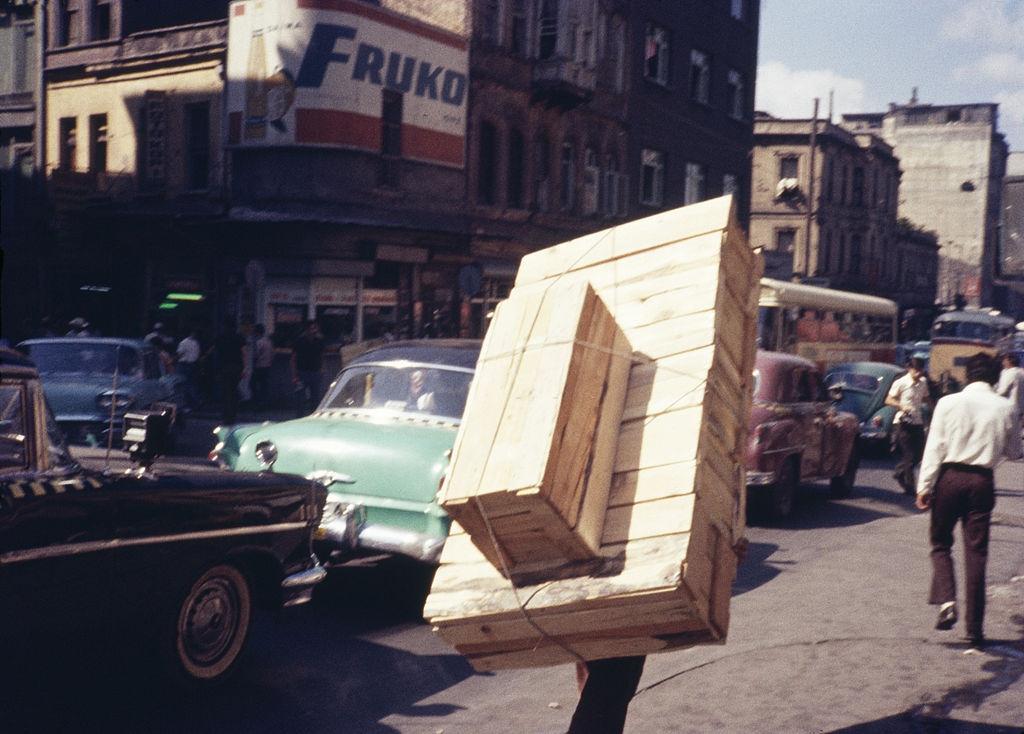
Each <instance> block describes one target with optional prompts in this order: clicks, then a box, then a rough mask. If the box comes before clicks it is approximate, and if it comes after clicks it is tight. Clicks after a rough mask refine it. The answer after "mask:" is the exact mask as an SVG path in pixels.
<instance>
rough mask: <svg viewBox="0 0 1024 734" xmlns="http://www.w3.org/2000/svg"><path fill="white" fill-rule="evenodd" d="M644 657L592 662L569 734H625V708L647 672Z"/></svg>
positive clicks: (588, 668)
mask: <svg viewBox="0 0 1024 734" xmlns="http://www.w3.org/2000/svg"><path fill="white" fill-rule="evenodd" d="M646 659H647V658H645V657H644V656H643V655H638V656H635V657H628V658H608V659H607V660H591V661H590V662H588V663H587V670H588V675H587V682H586V684H585V685H584V686H583V691H582V692H581V693H580V700H579V703H577V704H576V711H575V712H574V713H573V715H572V723H571V724H569V732H568V734H622V729H623V727H624V726H625V725H626V709H628V708H629V702H630V701H631V700H632V699H633V694H635V693H636V687H637V686H638V685H639V684H640V675H641V674H642V673H643V672H644V661H645V660H646Z"/></svg>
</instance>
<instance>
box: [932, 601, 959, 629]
mask: <svg viewBox="0 0 1024 734" xmlns="http://www.w3.org/2000/svg"><path fill="white" fill-rule="evenodd" d="M955 624H956V602H955V601H947V602H946V603H945V604H943V605H942V606H941V607H939V618H938V620H937V621H936V622H935V629H937V630H951V629H953V625H955Z"/></svg>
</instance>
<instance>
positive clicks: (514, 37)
mask: <svg viewBox="0 0 1024 734" xmlns="http://www.w3.org/2000/svg"><path fill="white" fill-rule="evenodd" d="M509 12H510V14H511V16H512V17H511V23H510V25H509V47H510V48H511V50H512V53H514V54H520V55H522V56H526V55H527V38H526V29H527V24H526V0H512V5H511V8H510V11H509Z"/></svg>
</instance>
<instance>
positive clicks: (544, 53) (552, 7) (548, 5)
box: [537, 0, 558, 59]
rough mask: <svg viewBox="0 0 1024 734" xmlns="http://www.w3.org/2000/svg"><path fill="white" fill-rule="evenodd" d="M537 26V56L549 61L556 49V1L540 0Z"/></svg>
mask: <svg viewBox="0 0 1024 734" xmlns="http://www.w3.org/2000/svg"><path fill="white" fill-rule="evenodd" d="M537 26H538V27H537V31H538V33H537V37H538V44H537V55H538V56H539V57H540V58H541V59H550V58H551V57H552V56H554V55H555V51H556V50H557V48H558V0H541V3H540V13H539V14H538V16H537Z"/></svg>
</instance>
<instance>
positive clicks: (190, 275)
mask: <svg viewBox="0 0 1024 734" xmlns="http://www.w3.org/2000/svg"><path fill="white" fill-rule="evenodd" d="M226 14H227V2H226V0H223V1H221V2H207V3H180V4H178V3H174V4H170V3H164V2H160V1H159V0H133V1H132V2H128V1H127V0H103V1H102V2H101V1H100V0H61V1H60V2H51V3H48V5H47V28H46V31H47V33H46V37H47V46H46V62H45V69H44V74H45V76H44V80H45V90H46V91H45V94H46V112H47V114H46V136H45V137H46V145H45V150H44V161H45V171H46V176H47V179H48V184H49V198H50V203H51V205H52V208H53V212H54V216H53V221H52V223H53V224H54V226H55V229H56V241H55V244H54V248H53V252H52V253H51V254H52V258H50V259H49V261H48V263H47V269H48V273H49V279H50V282H49V286H48V288H47V295H48V296H49V298H50V299H51V301H52V302H51V303H50V304H49V308H48V309H47V311H46V313H47V314H48V315H50V316H52V317H54V318H55V319H57V320H58V321H59V322H60V321H65V320H66V319H68V318H70V317H72V316H76V315H79V316H83V317H85V318H86V319H88V320H89V321H90V322H91V323H92V324H93V325H94V327H96V328H97V329H99V330H100V331H101V332H103V333H108V334H143V333H145V332H146V331H147V330H148V329H149V327H150V326H151V324H152V322H154V321H156V320H158V319H159V320H162V321H165V322H169V323H170V324H171V325H172V326H173V327H174V328H175V330H183V329H184V328H185V327H186V324H187V323H188V322H189V321H191V320H193V319H196V318H200V319H207V318H209V317H210V310H209V309H210V305H211V304H212V303H213V302H214V301H215V300H216V284H215V283H214V282H212V281H211V277H212V276H211V273H213V272H215V271H216V268H217V262H218V261H217V257H218V256H217V248H216V244H215V243H216V240H217V232H216V230H215V229H214V228H213V227H212V226H210V221H211V220H212V219H213V218H214V217H215V216H216V215H217V214H218V213H219V212H220V210H221V207H222V205H223V197H224V176H225V173H226V171H225V169H224V157H223V146H222V145H221V140H220V128H221V119H222V107H221V101H222V93H223V81H222V74H223V60H224V51H225V44H226V21H225V20H224V19H225V17H226ZM171 293H174V294H185V298H187V299H189V300H181V301H175V300H167V299H166V296H167V295H168V294H171Z"/></svg>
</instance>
